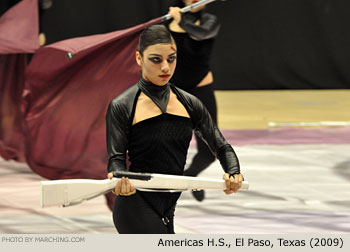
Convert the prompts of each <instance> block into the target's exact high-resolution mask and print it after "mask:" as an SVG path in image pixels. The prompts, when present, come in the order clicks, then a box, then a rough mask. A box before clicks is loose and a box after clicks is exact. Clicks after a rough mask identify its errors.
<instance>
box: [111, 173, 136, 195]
mask: <svg viewBox="0 0 350 252" xmlns="http://www.w3.org/2000/svg"><path fill="white" fill-rule="evenodd" d="M107 177H108V178H109V179H112V178H113V173H112V172H110V173H108V175H107ZM112 193H113V194H115V195H117V196H119V195H121V196H130V195H133V194H134V193H136V189H135V187H134V186H133V185H132V183H131V182H130V181H129V179H128V178H125V177H122V178H121V179H120V180H119V181H118V183H117V185H116V186H115V188H114V189H113V190H112Z"/></svg>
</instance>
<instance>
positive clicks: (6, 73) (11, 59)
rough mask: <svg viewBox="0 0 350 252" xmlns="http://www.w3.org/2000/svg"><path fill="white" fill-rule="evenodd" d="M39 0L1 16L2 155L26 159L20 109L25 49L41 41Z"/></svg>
mask: <svg viewBox="0 0 350 252" xmlns="http://www.w3.org/2000/svg"><path fill="white" fill-rule="evenodd" d="M38 26H39V24H38V2H37V0H23V1H21V2H19V3H18V4H16V5H15V6H13V7H12V8H11V9H9V10H8V11H7V12H6V13H5V14H4V15H2V16H1V18H0V108H1V109H0V156H1V157H2V158H4V159H5V160H10V159H14V160H17V161H22V162H23V161H25V158H24V154H25V151H24V150H25V144H24V143H25V138H24V135H23V128H22V121H23V116H22V113H21V105H22V93H23V90H24V73H25V67H26V62H27V55H26V54H25V53H31V52H34V51H35V50H36V49H37V48H38V47H39V42H38Z"/></svg>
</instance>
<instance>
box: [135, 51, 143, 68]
mask: <svg viewBox="0 0 350 252" xmlns="http://www.w3.org/2000/svg"><path fill="white" fill-rule="evenodd" d="M141 61H142V56H141V53H140V52H139V51H136V62H137V64H138V65H139V66H141V65H142V63H141Z"/></svg>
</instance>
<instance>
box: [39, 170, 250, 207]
mask: <svg viewBox="0 0 350 252" xmlns="http://www.w3.org/2000/svg"><path fill="white" fill-rule="evenodd" d="M121 177H128V178H129V179H130V182H131V183H132V184H133V186H134V187H135V188H136V189H138V190H149V189H158V190H161V191H164V192H175V191H185V190H202V189H206V190H208V189H216V190H225V189H226V184H225V181H224V180H223V179H211V178H197V177H189V176H178V175H165V174H156V173H133V172H126V171H118V172H115V173H114V178H112V179H104V180H96V179H62V180H50V181H41V186H40V204H41V207H49V206H63V207H67V206H72V205H76V204H79V203H82V202H83V201H85V200H89V199H92V198H95V197H97V196H100V195H103V194H106V193H108V192H110V191H111V190H112V189H114V188H115V186H116V184H117V182H118V181H119V180H120V178H121ZM248 187H249V184H248V182H247V181H243V183H242V187H241V189H243V190H246V189H248Z"/></svg>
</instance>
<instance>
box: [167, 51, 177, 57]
mask: <svg viewBox="0 0 350 252" xmlns="http://www.w3.org/2000/svg"><path fill="white" fill-rule="evenodd" d="M175 55H176V52H174V53H171V54H169V56H168V57H170V56H175Z"/></svg>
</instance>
